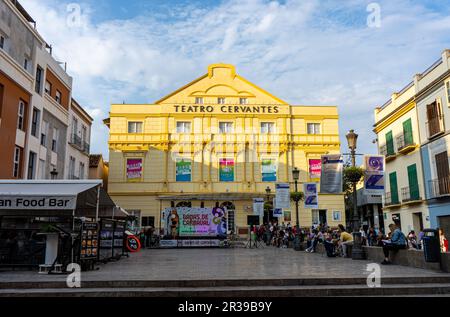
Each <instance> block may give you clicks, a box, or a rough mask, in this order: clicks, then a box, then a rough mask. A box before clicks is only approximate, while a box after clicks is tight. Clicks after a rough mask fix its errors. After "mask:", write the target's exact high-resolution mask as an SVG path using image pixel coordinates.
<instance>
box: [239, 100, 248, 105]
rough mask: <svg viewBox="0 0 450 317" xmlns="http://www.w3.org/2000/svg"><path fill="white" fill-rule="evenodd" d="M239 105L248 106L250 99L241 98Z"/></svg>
mask: <svg viewBox="0 0 450 317" xmlns="http://www.w3.org/2000/svg"><path fill="white" fill-rule="evenodd" d="M239 104H241V105H246V104H248V99H247V98H239Z"/></svg>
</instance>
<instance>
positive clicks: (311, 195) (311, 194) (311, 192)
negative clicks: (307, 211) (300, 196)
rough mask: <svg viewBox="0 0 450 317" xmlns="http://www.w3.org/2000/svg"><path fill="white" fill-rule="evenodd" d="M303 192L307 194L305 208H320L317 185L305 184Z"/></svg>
mask: <svg viewBox="0 0 450 317" xmlns="http://www.w3.org/2000/svg"><path fill="white" fill-rule="evenodd" d="M303 192H304V194H305V204H304V206H305V208H312V209H315V208H319V193H318V191H317V183H305V184H303Z"/></svg>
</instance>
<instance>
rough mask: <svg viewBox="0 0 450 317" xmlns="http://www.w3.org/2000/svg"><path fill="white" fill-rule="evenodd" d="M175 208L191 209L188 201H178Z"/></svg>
mask: <svg viewBox="0 0 450 317" xmlns="http://www.w3.org/2000/svg"><path fill="white" fill-rule="evenodd" d="M175 207H192V203H191V202H190V201H180V202H179V203H178V204H177V205H176V206H175Z"/></svg>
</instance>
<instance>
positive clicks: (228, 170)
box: [219, 159, 234, 182]
mask: <svg viewBox="0 0 450 317" xmlns="http://www.w3.org/2000/svg"><path fill="white" fill-rule="evenodd" d="M219 181H220V182H234V159H220V160H219Z"/></svg>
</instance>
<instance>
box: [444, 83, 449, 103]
mask: <svg viewBox="0 0 450 317" xmlns="http://www.w3.org/2000/svg"><path fill="white" fill-rule="evenodd" d="M445 85H446V87H447V102H448V106H449V107H450V81H448V82H447V83H446V84H445Z"/></svg>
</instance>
